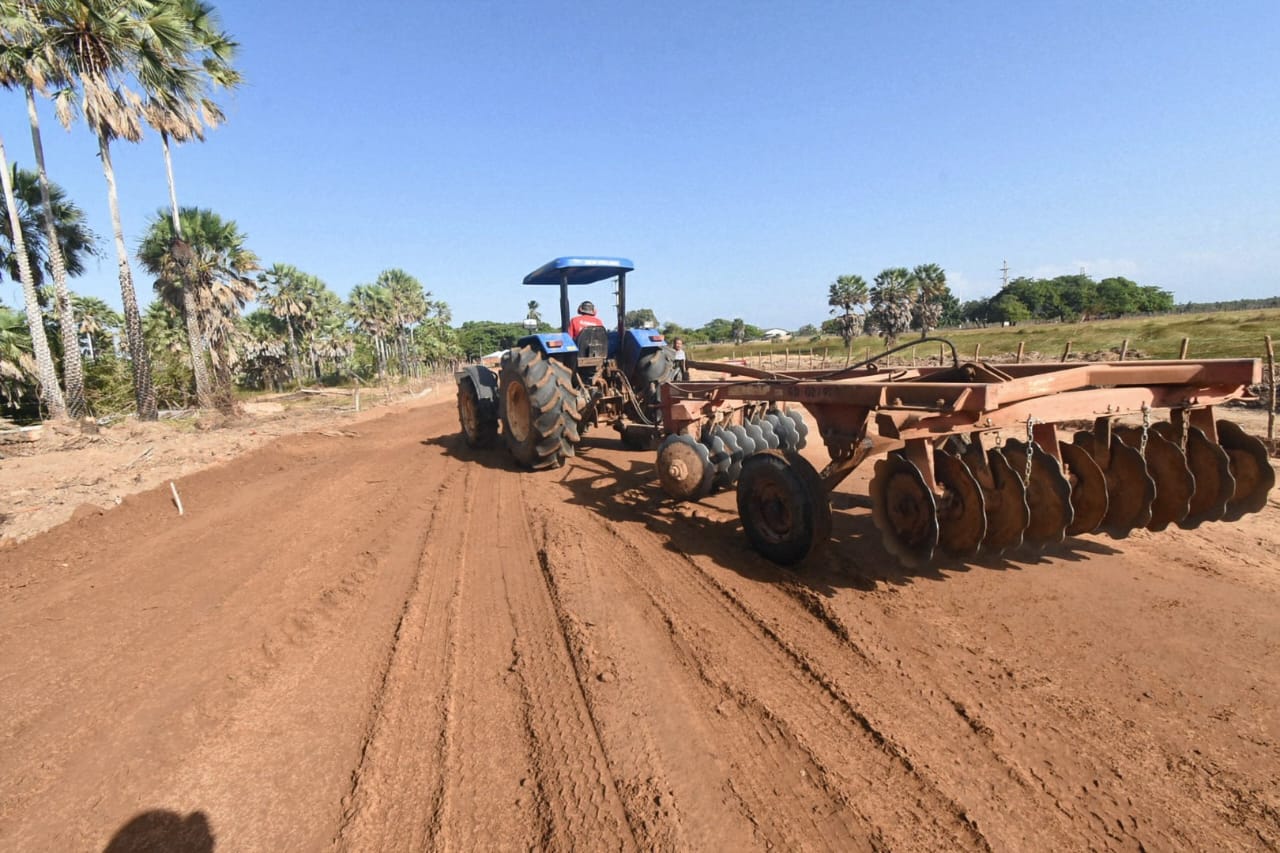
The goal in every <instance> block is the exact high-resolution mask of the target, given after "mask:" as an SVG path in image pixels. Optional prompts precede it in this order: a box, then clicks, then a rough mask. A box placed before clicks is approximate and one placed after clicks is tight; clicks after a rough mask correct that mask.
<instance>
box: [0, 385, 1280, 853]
mask: <svg viewBox="0 0 1280 853" xmlns="http://www.w3.org/2000/svg"><path fill="white" fill-rule="evenodd" d="M450 393H451V392H446V393H442V394H438V395H427V396H426V397H423V398H420V399H418V400H416V401H411V402H409V403H406V404H404V405H401V406H398V407H393V408H392V409H391V410H389V412H388V410H383V411H380V412H379V411H375V412H373V413H366V415H365V416H364V419H362V420H358V421H357V420H355V419H354V418H352V417H351V416H350V415H346V414H341V413H330V414H328V415H323V416H322V415H315V416H314V417H315V420H314V422H307V421H302V422H299V421H296V420H290V421H288V422H285V421H274V420H270V419H269V418H270V416H269V415H264V416H260V417H259V418H258V419H257V420H254V421H252V422H250V423H247V424H241V425H239V426H234V427H229V428H224V429H217V430H211V431H209V432H205V433H187V434H182V435H180V436H179V437H178V438H177V439H173V438H172V437H170V436H169V435H168V434H167V433H165V434H162V433H161V432H160V431H159V430H158V429H156V430H151V429H146V430H141V431H139V432H138V433H137V434H136V435H135V434H129V433H125V432H117V431H112V433H113V434H114V437H113V441H115V442H117V443H115V444H113V443H111V442H108V441H106V440H96V441H90V442H80V440H79V439H76V438H74V437H69V439H68V444H76V443H77V442H80V446H74V447H68V448H67V449H65V450H63V451H60V452H58V453H55V454H38V455H34V456H23V455H7V458H5V459H4V460H3V461H0V499H5V501H6V502H5V503H4V504H3V505H0V511H3V512H5V513H6V515H7V516H8V518H7V520H6V521H5V523H4V526H3V527H0V533H2V534H4V535H6V536H8V537H9V540H8V543H9V544H8V546H7V547H4V548H0V745H2V746H3V748H2V749H0V849H4V850H24V851H25V850H103V849H107V850H110V851H119V850H138V849H155V850H191V851H208V850H214V849H216V850H219V851H233V850H319V849H338V850H359V851H365V850H408V849H432V850H434V849H458V850H470V849H476V848H510V849H514V848H522V849H530V848H536V849H577V850H607V849H637V848H640V849H722V850H731V849H732V850H738V849H759V848H783V849H837V850H879V849H894V850H939V849H946V850H953V849H978V850H981V849H995V850H1015V851H1023V850H1054V849H1086V848H1088V849H1123V850H1136V849H1146V850H1178V849H1186V850H1206V849H1276V848H1277V847H1278V846H1280V528H1278V527H1277V524H1276V521H1277V519H1278V518H1280V495H1275V494H1273V496H1272V499H1271V502H1270V504H1269V506H1268V507H1267V509H1266V510H1265V511H1264V512H1263V513H1261V514H1258V515H1254V516H1249V517H1247V518H1245V519H1244V520H1243V521H1241V522H1238V523H1236V524H1231V525H1226V524H1210V525H1206V526H1204V527H1202V528H1201V529H1199V530H1197V531H1193V532H1191V531H1183V530H1170V531H1166V532H1163V533H1159V534H1149V533H1146V532H1139V533H1136V534H1134V535H1133V536H1132V537H1130V538H1129V539H1126V540H1124V541H1122V542H1116V541H1112V540H1109V539H1106V538H1105V537H1098V536H1086V537H1082V538H1078V539H1073V540H1068V542H1067V544H1066V545H1065V546H1063V547H1061V548H1058V549H1055V550H1052V551H1050V552H1049V553H1047V554H1043V555H1033V554H1022V555H1014V556H1013V557H1012V558H1011V559H1009V560H1008V561H1005V560H1001V561H995V562H978V563H974V564H970V565H955V566H947V565H944V566H939V567H934V568H930V569H926V570H919V571H914V572H907V571H903V570H900V569H898V568H896V566H895V565H894V563H893V561H892V560H891V559H889V557H888V556H887V555H886V553H885V551H884V549H883V548H882V547H881V545H880V543H879V536H878V534H877V533H876V531H875V529H874V527H873V525H872V523H871V519H870V513H869V510H868V509H867V505H866V501H865V499H864V497H863V496H865V494H866V480H867V477H868V476H869V474H870V466H869V465H868V466H864V467H863V468H862V469H860V470H859V472H857V473H855V475H854V476H853V477H851V478H850V479H849V480H848V481H846V482H845V483H844V484H843V485H842V486H841V488H840V490H839V492H838V493H837V494H836V495H835V496H834V505H835V507H836V508H837V510H838V512H837V514H836V519H835V525H834V538H835V540H836V542H834V543H833V545H832V547H830V548H829V549H828V550H827V551H826V552H824V554H823V555H822V556H820V557H819V558H818V559H816V560H815V561H814V564H813V565H810V566H808V567H806V568H805V569H803V570H801V571H799V572H793V571H787V570H783V569H779V568H778V567H776V566H774V565H772V564H770V563H768V562H767V561H765V560H763V559H761V558H759V557H758V556H757V555H755V553H754V552H752V551H751V550H750V548H749V547H748V546H747V544H746V542H745V538H744V536H743V534H742V531H741V525H740V524H739V522H738V520H737V516H736V511H735V510H734V506H733V495H732V494H731V493H727V494H720V495H716V496H713V497H712V498H710V499H708V500H707V501H705V502H703V503H701V504H699V505H694V506H673V505H672V504H671V503H670V502H669V501H668V500H666V499H665V498H664V497H663V495H662V494H661V492H660V491H659V490H658V489H657V487H656V486H655V485H654V483H653V480H654V477H653V455H652V454H651V453H630V452H627V451H625V450H623V449H622V448H621V445H620V444H619V443H618V442H616V441H615V440H613V439H611V438H607V437H592V438H590V439H589V440H588V443H587V445H586V447H585V448H584V452H583V453H582V455H580V456H579V457H578V458H577V459H575V460H573V461H572V462H571V464H569V465H568V466H566V467H565V468H563V469H561V470H559V471H554V472H544V473H540V474H529V473H523V472H520V471H517V470H515V469H514V467H513V466H512V464H511V463H510V461H509V459H508V457H507V456H506V454H505V453H504V452H503V451H472V450H468V449H467V448H466V447H465V445H464V444H463V443H462V441H461V440H460V438H459V436H458V428H457V422H456V416H455V413H454V410H453V406H452V398H451V396H450ZM446 403H447V405H446ZM299 428H300V429H301V430H302V431H300V432H296V433H294V434H288V435H281V436H275V435H270V434H269V433H272V432H285V431H288V430H294V429H299ZM148 447H152V448H153V449H152V450H151V452H150V453H149V454H147V455H146V456H145V457H143V454H144V453H145V452H146V450H147V448H148ZM0 452H4V451H3V449H0ZM812 452H813V458H814V459H815V461H821V459H822V457H821V451H820V450H814V451H812ZM51 456H56V457H60V461H59V462H57V464H54V463H51V462H49V461H48V460H46V461H45V462H41V461H40V459H41V457H51ZM139 457H142V458H139ZM210 463H217V464H213V465H210ZM42 466H43V467H42ZM41 478H45V479H41ZM170 480H173V481H174V482H175V483H176V486H177V488H178V490H179V492H180V494H181V496H182V500H183V503H184V509H185V514H184V515H182V516H178V514H177V511H176V508H175V506H174V503H173V500H172V496H171V493H170V490H169V485H168V483H169V481H170ZM148 486H154V488H150V489H149V490H146V491H140V492H139V491H137V490H139V489H146V488H147V487H148ZM131 492H136V493H132V494H131ZM117 497H119V498H120V499H121V500H120V503H119V504H118V505H117V504H116V500H115V499H116V498H117ZM31 507H36V509H31ZM104 507H109V509H105V508H104ZM63 519H69V520H67V521H66V522H65V523H63V524H61V526H57V527H54V528H52V529H50V530H48V531H47V532H44V533H40V534H38V535H32V534H35V533H36V532H37V531H38V530H39V529H41V526H42V525H43V526H48V525H49V524H52V523H54V522H56V521H59V520H63ZM20 538H21V539H23V541H15V540H17V539H20Z"/></svg>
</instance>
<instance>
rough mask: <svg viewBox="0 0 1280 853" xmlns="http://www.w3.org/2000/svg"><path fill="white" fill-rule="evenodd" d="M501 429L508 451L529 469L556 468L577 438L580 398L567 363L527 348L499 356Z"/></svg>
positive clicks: (580, 415) (567, 454) (571, 453)
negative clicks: (500, 370)
mask: <svg viewBox="0 0 1280 853" xmlns="http://www.w3.org/2000/svg"><path fill="white" fill-rule="evenodd" d="M501 388H502V391H501V395H500V396H501V400H502V403H501V406H500V409H501V411H502V431H503V433H504V434H505V435H506V438H507V447H508V448H509V449H510V450H511V455H512V456H514V457H515V458H516V461H517V462H519V463H520V464H521V465H524V466H527V467H529V468H532V469H534V470H539V469H542V468H556V467H559V466H560V465H563V464H564V460H565V458H566V457H569V456H572V455H573V454H574V447H575V446H576V445H577V443H578V442H579V441H580V440H581V435H580V433H579V431H578V422H579V421H580V420H581V419H582V413H581V411H580V410H579V406H580V402H581V401H580V398H579V397H578V394H577V392H576V391H575V390H574V387H573V374H572V373H571V372H570V370H569V368H568V367H566V366H565V365H563V364H561V363H560V362H558V361H555V360H554V359H548V358H545V357H543V355H542V353H540V352H538V351H537V350H535V349H533V348H532V347H527V346H525V347H520V348H519V349H514V350H510V351H508V352H507V354H506V355H504V356H503V357H502V372H501Z"/></svg>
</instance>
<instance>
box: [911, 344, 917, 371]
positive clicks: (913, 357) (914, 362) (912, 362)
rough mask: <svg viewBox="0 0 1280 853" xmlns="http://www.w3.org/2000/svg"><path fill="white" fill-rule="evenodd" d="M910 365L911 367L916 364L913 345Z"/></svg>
mask: <svg viewBox="0 0 1280 853" xmlns="http://www.w3.org/2000/svg"><path fill="white" fill-rule="evenodd" d="M911 366H912V367H915V366H916V348H915V347H912V348H911Z"/></svg>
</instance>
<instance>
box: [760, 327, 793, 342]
mask: <svg viewBox="0 0 1280 853" xmlns="http://www.w3.org/2000/svg"><path fill="white" fill-rule="evenodd" d="M764 339H765V340H766V341H789V340H791V333H790V332H788V331H787V330H786V329H767V330H766V331H765V333H764Z"/></svg>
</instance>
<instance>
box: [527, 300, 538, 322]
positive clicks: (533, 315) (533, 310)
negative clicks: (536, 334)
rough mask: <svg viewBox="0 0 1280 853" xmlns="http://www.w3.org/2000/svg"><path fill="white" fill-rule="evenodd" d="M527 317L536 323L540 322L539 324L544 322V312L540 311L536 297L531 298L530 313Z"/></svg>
mask: <svg viewBox="0 0 1280 853" xmlns="http://www.w3.org/2000/svg"><path fill="white" fill-rule="evenodd" d="M525 317H526V318H528V319H530V320H532V321H533V322H535V323H538V324H541V323H542V314H541V312H539V311H538V300H536V299H530V300H529V313H528V314H526V315H525Z"/></svg>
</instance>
